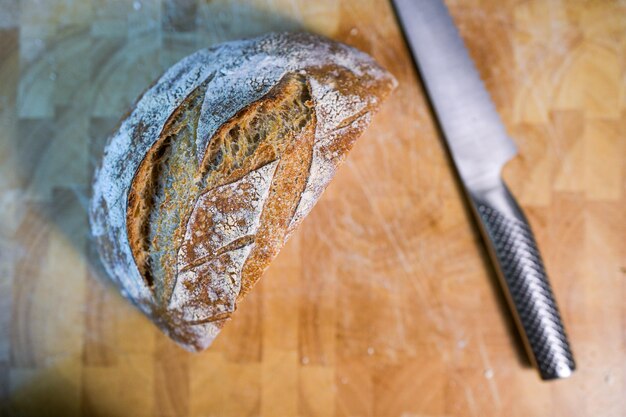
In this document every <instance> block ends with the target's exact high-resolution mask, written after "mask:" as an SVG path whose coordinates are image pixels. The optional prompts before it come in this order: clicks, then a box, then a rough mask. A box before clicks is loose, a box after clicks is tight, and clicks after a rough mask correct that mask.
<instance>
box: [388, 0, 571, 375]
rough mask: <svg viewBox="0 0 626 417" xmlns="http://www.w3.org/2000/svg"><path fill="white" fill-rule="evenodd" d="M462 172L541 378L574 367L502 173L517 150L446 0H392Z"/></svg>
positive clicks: (525, 226) (523, 220)
mask: <svg viewBox="0 0 626 417" xmlns="http://www.w3.org/2000/svg"><path fill="white" fill-rule="evenodd" d="M392 3H393V5H394V7H395V11H396V14H397V16H398V19H399V21H400V25H401V27H402V29H403V32H404V34H405V38H406V40H407V43H408V45H409V49H410V51H411V53H412V55H413V58H414V60H415V62H416V64H417V68H418V71H419V73H420V75H421V78H422V81H423V83H424V85H425V87H426V91H427V94H428V97H429V99H430V102H431V103H432V107H433V109H434V111H435V113H436V117H437V120H438V123H439V126H440V127H441V131H442V133H443V136H444V138H445V140H446V144H447V147H448V150H449V153H450V155H451V157H452V160H453V162H454V165H455V167H456V171H457V173H458V175H459V177H460V180H461V182H462V184H463V187H464V190H465V193H466V196H467V197H468V199H469V201H470V206H471V207H472V211H473V214H474V216H475V218H476V221H477V222H478V224H479V225H480V229H481V233H482V235H483V239H484V241H485V244H486V246H487V248H488V251H489V254H490V257H491V259H492V261H493V263H494V267H495V269H496V272H497V274H498V277H499V279H500V283H501V284H502V287H503V291H504V293H505V296H506V298H507V301H508V302H509V306H510V308H511V312H512V314H513V316H514V318H515V322H516V324H517V325H518V328H519V331H520V333H521V335H522V340H523V341H524V345H525V347H526V350H527V352H528V355H529V357H530V360H531V362H532V364H533V365H534V366H535V367H536V368H537V369H538V371H539V374H540V376H541V378H542V379H544V380H549V379H557V378H566V377H568V376H570V375H571V373H572V372H573V371H574V370H575V368H576V364H575V362H574V357H573V354H572V351H571V348H570V344H569V341H568V338H567V335H566V333H565V328H564V326H563V323H562V320H561V316H560V313H559V310H558V307H557V304H556V301H555V299H554V294H553V292H552V289H551V287H550V283H549V281H548V277H547V275H546V273H545V268H544V266H543V261H542V259H541V255H540V253H539V250H538V248H537V245H536V243H535V239H534V236H533V233H532V230H531V228H530V225H529V223H528V221H527V219H526V217H525V216H524V213H523V212H522V210H521V208H520V207H519V205H518V204H517V203H516V201H515V199H514V197H513V196H512V194H511V193H510V192H509V190H508V189H507V187H506V185H505V184H504V182H503V180H502V178H501V171H502V167H503V166H504V164H506V162H508V161H509V160H510V159H511V158H512V157H513V156H514V155H515V154H516V153H517V150H516V147H515V144H514V143H513V141H512V140H511V139H510V138H509V136H508V135H507V133H506V130H505V128H504V125H503V123H502V121H501V120H500V117H499V115H498V113H497V111H496V109H495V106H494V105H493V103H492V101H491V98H490V96H489V93H488V92H487V90H486V88H485V86H484V84H483V82H482V80H481V78H480V76H479V74H478V71H477V70H476V67H475V66H474V63H473V61H472V59H471V58H470V55H469V53H468V51H467V49H466V48H465V44H464V43H463V40H462V38H461V36H460V35H459V32H458V30H457V28H456V26H455V25H454V21H453V20H452V17H451V16H450V14H449V12H448V9H447V8H446V6H445V4H444V3H443V2H442V1H441V0H392Z"/></svg>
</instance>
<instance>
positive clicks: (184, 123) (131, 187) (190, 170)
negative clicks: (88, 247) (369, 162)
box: [90, 34, 395, 350]
mask: <svg viewBox="0 0 626 417" xmlns="http://www.w3.org/2000/svg"><path fill="white" fill-rule="evenodd" d="M229 48H230V49H229ZM237 48H239V49H237ZM220 51H222V50H220V49H219V48H217V49H216V51H215V52H206V56H205V57H200V58H202V59H206V60H207V61H208V60H210V59H212V60H213V61H215V60H216V59H213V58H212V57H211V54H212V53H213V54H217V55H218V56H219V54H220V53H222V52H223V51H222V52H220ZM224 51H227V52H228V51H233V54H234V56H235V57H234V58H232V60H231V61H229V62H230V64H226V63H225V64H224V65H225V66H226V69H227V70H223V71H222V70H220V71H214V72H210V71H208V70H204V72H203V71H202V70H201V69H197V70H194V71H195V72H194V71H192V70H191V63H192V62H195V61H193V60H191V61H189V63H186V64H183V63H181V64H178V65H177V66H175V67H174V68H173V69H171V70H170V71H169V72H168V73H167V74H166V75H165V76H164V77H163V80H161V81H159V82H157V83H156V84H155V86H154V87H152V89H150V90H148V92H147V93H146V94H145V95H144V98H142V99H141V100H140V101H139V102H138V104H137V106H138V108H137V109H136V110H135V111H134V112H133V113H132V114H131V116H129V120H136V122H133V123H135V125H134V128H133V130H131V131H132V135H131V136H130V138H129V139H127V137H126V136H125V133H126V132H127V131H128V130H129V128H128V123H129V122H128V121H125V122H124V123H123V124H122V126H121V127H120V132H118V134H117V136H116V137H114V138H113V139H112V142H111V144H109V149H110V150H111V154H112V155H114V156H110V155H105V161H104V162H103V172H104V173H101V174H100V175H99V176H98V178H97V181H96V184H95V185H94V189H95V192H94V201H93V206H92V207H93V208H92V210H93V211H92V213H91V214H90V220H91V221H92V227H93V228H94V235H96V237H97V241H98V243H99V245H100V250H101V252H103V259H104V260H105V263H106V264H107V265H106V266H107V267H108V269H109V271H110V272H111V274H112V275H113V276H114V279H116V281H117V282H118V283H119V284H120V286H121V287H122V288H123V290H124V291H125V292H126V294H127V296H129V297H130V298H131V299H132V300H133V301H134V302H135V303H137V304H138V305H139V306H140V308H142V310H144V311H145V312H146V314H148V315H149V316H150V317H151V318H152V319H153V320H154V321H155V322H156V323H157V324H158V325H159V326H160V327H161V328H162V329H163V331H165V332H166V333H167V334H168V335H169V336H170V337H172V338H173V339H174V340H176V341H177V342H178V343H180V344H181V345H183V346H184V347H186V348H188V349H190V350H201V349H204V348H206V347H207V346H208V345H209V344H210V343H211V341H212V340H213V339H214V338H215V336H216V335H217V333H218V332H219V330H220V329H221V328H222V327H223V326H224V324H225V322H226V321H227V320H228V319H229V318H230V316H231V314H232V313H233V312H234V311H235V309H236V305H237V302H239V301H240V300H241V299H242V298H243V297H244V296H245V295H246V294H247V293H248V292H249V291H250V290H251V288H252V287H253V286H254V284H255V283H256V282H257V281H258V279H259V278H260V277H261V275H262V274H263V271H264V270H265V269H266V268H267V267H268V266H269V264H270V262H271V261H272V260H273V258H274V257H275V256H276V255H277V254H278V252H279V250H280V248H281V247H282V246H283V245H284V243H285V242H286V240H287V239H288V238H289V236H290V235H291V233H292V232H293V231H294V230H295V228H296V227H297V225H298V224H299V223H300V222H301V221H302V219H303V218H304V217H305V216H306V215H307V213H308V212H309V211H310V210H311V208H312V207H313V205H314V204H315V202H316V201H317V199H318V198H319V196H320V195H321V193H322V191H323V190H324V188H325V187H326V186H327V185H328V182H329V181H330V179H331V178H332V176H333V175H334V172H335V170H336V168H337V166H338V165H339V164H340V163H341V162H342V161H343V160H344V158H345V157H346V155H347V153H348V152H349V150H350V149H351V148H352V146H353V144H354V141H355V140H356V138H357V137H358V136H359V135H360V134H361V132H362V131H363V130H364V129H365V127H366V126H367V124H368V123H369V120H370V117H371V115H372V114H373V113H374V112H375V111H376V110H377V109H378V107H379V105H380V103H381V102H382V101H383V100H384V98H385V97H386V96H387V95H388V94H389V92H390V91H391V90H392V89H393V88H394V87H395V80H394V79H393V77H392V76H391V75H390V74H388V73H387V72H385V71H384V70H382V69H381V68H380V67H378V66H377V65H376V64H375V63H374V62H373V61H372V60H371V58H369V57H367V56H366V55H364V54H362V53H360V52H358V51H355V50H353V49H351V48H349V47H347V46H345V45H341V44H337V43H334V42H332V41H328V40H326V39H323V38H319V37H315V36H313V35H303V34H289V35H285V34H278V35H276V34H274V35H268V36H267V37H263V38H259V39H257V40H251V41H246V42H244V43H241V44H233V45H228V48H224ZM290 51H291V52H290ZM303 51H304V52H303ZM307 51H309V52H307ZM237 54H241V56H243V57H245V60H248V61H249V62H250V64H249V65H250V68H248V69H247V71H250V72H249V74H253V72H254V71H257V72H259V74H260V76H259V78H258V79H256V78H254V77H252V78H247V77H243V78H242V77H241V76H234V78H233V76H230V75H228V74H229V72H228V70H232V71H234V72H233V73H234V74H238V72H237V71H241V70H240V68H239V66H240V65H242V64H241V63H240V61H239V58H237ZM290 54H291V55H290ZM307 54H308V55H307ZM257 57H259V58H258V59H259V60H258V62H257V64H253V63H254V62H255V61H254V60H255V59H256V58H257ZM268 57H271V59H270V61H269V62H272V64H271V65H274V66H273V67H272V68H270V69H258V70H257V69H256V67H254V66H253V65H260V66H261V67H262V65H266V62H268V61H267V59H268ZM200 58H198V59H200ZM220 59H222V61H220V62H226V61H224V59H225V55H221V58H220ZM228 59H231V57H230V56H228ZM272 60H276V61H277V62H273V61H272ZM218 61H219V60H218ZM194 65H195V64H194ZM197 68H201V67H197ZM190 74H191V75H190ZM189 77H190V79H191V80H193V82H191V81H188V79H187V78H189ZM229 77H230V78H229ZM228 79H232V80H231V82H235V83H237V82H239V83H242V84H241V85H237V84H235V85H233V86H232V87H230V88H231V89H232V90H233V91H240V92H241V95H239V96H237V95H229V94H231V93H230V92H228V91H229V90H228V88H229V87H228V83H227V80H228ZM269 80H274V81H271V83H270V82H269ZM256 83H258V84H259V85H260V86H262V85H267V86H268V87H269V88H267V89H266V90H265V93H264V94H262V95H256V93H253V92H254V91H256V90H255V89H257V87H255V86H256ZM167 85H179V87H177V89H175V90H172V91H173V92H172V94H173V96H171V97H174V96H175V97H179V98H177V99H176V100H179V102H178V104H176V105H175V106H174V107H173V110H172V111H171V113H170V115H169V117H167V119H166V120H164V121H163V122H162V124H161V125H160V126H161V127H160V129H159V130H158V131H157V133H156V137H155V138H154V139H152V140H151V139H150V135H152V134H153V133H151V132H154V126H153V125H151V124H150V120H153V121H154V120H158V117H157V116H156V115H157V114H158V113H157V112H158V111H159V109H160V108H161V107H162V106H163V105H164V104H162V103H165V104H168V103H169V102H168V100H173V99H172V98H168V97H170V96H168V94H169V93H168V89H167V88H165V87H166V86H167ZM183 86H184V87H183ZM187 86H191V87H192V88H190V89H188V90H186V91H185V88H188V87H187ZM211 91H213V92H214V93H215V92H216V91H217V92H219V93H220V94H222V93H223V94H224V97H219V96H218V97H216V96H214V95H212V94H211ZM227 92H228V93H227ZM248 96H249V97H258V98H255V99H254V100H250V101H247V102H246V101H245V100H244V98H245V97H248ZM150 99H151V100H156V101H155V102H154V103H153V102H151V101H149V100H150ZM220 99H222V100H223V103H224V106H221V104H222V103H221V102H220V101H219V100H220ZM236 103H243V105H241V106H240V107H239V108H238V109H237V110H236V111H234V112H233V113H232V116H230V117H228V118H223V117H222V116H221V115H219V114H217V113H215V112H218V113H219V112H222V111H224V108H229V109H230V108H232V107H233V106H234V105H235V104H236ZM150 109H152V110H150ZM216 115H217V116H216ZM218 116H219V117H218ZM215 120H221V121H220V123H215ZM154 123H156V122H154ZM212 124H214V125H215V128H214V129H212V128H210V127H208V126H212ZM207 132H208V133H207ZM207 134H210V135H209V136H208V137H207V136H205V135H207ZM146 137H147V138H148V140H147V141H146ZM139 144H142V145H141V146H140V145H139ZM145 144H149V146H147V147H145ZM125 147H126V148H125ZM123 149H128V152H131V151H133V150H137V149H143V150H142V155H141V159H140V160H139V161H138V162H137V164H136V165H134V166H136V170H135V171H134V172H132V176H129V175H128V173H129V169H132V166H133V164H134V163H135V161H136V160H137V158H136V157H128V156H127V154H125V153H124V152H122V151H123ZM107 158H108V159H107ZM129 161H130V162H129ZM124 163H128V164H129V165H128V166H125V165H124ZM116 169H117V170H121V171H122V173H121V174H119V178H120V179H122V178H130V182H129V184H128V185H127V186H126V185H124V183H122V186H121V187H118V186H116V187H111V186H110V184H111V183H110V182H109V183H108V184H107V182H106V181H111V180H112V178H111V177H112V173H113V175H117V174H116V173H115V170H116ZM98 181H99V182H98ZM124 181H126V179H124ZM107 187H108V188H107ZM124 187H126V188H124ZM125 189H126V190H127V191H126V192H127V199H126V205H125V206H124V225H125V227H124V229H119V224H120V222H119V221H117V220H116V217H115V213H116V210H118V209H119V205H120V204H124V199H123V198H120V197H122V196H123V194H121V193H123V192H124V190H125ZM109 213H111V214H112V215H113V219H112V220H111V219H109V218H108V217H107V216H108V215H109ZM117 236H126V237H127V240H128V247H129V250H128V253H129V254H130V256H131V257H132V263H133V265H130V266H129V263H128V260H127V259H125V257H127V256H128V255H127V254H126V253H127V252H126V251H125V249H124V246H123V243H119V242H118V243H117V244H116V243H115V237H117ZM133 267H134V268H135V270H133ZM125 271H126V272H127V273H128V275H129V276H125V275H124V272H125ZM135 271H137V272H138V277H139V279H135V278H133V276H134V274H136V272H135Z"/></svg>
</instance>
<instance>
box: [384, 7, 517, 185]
mask: <svg viewBox="0 0 626 417" xmlns="http://www.w3.org/2000/svg"><path fill="white" fill-rule="evenodd" d="M394 3H395V6H396V10H397V11H398V17H399V18H400V21H401V22H402V27H403V28H404V32H405V35H406V38H407V41H408V43H409V46H410V49H411V51H412V52H413V56H414V57H415V59H416V60H417V61H418V65H419V69H420V73H421V76H422V79H423V80H424V83H425V85H426V89H427V91H428V95H429V96H430V98H431V101H432V103H433V106H434V108H435V110H436V112H437V116H438V119H439V122H440V125H441V128H442V130H443V132H444V134H445V137H446V139H447V142H448V145H449V148H450V152H451V153H452V156H453V159H454V162H455V164H456V166H457V168H458V170H459V174H460V175H461V177H462V179H463V181H464V182H465V183H466V184H467V185H468V186H469V187H470V188H473V189H476V188H484V187H487V186H490V185H493V183H494V181H497V180H498V179H499V177H500V170H501V169H502V166H503V165H504V164H505V163H506V162H507V161H508V160H509V159H511V158H512V157H513V156H514V155H515V154H516V153H517V149H516V147H515V144H514V143H513V141H511V139H509V137H508V136H507V134H506V131H505V130H504V127H503V125H502V122H501V121H500V117H499V116H498V113H497V112H496V109H495V107H494V105H493V103H492V102H491V98H490V97H489V94H488V93H487V90H486V89H485V87H484V85H483V82H482V80H481V79H480V76H479V75H478V72H477V71H476V68H475V67H474V63H473V62H472V60H471V58H470V56H469V54H468V52H467V49H466V48H465V45H464V44H463V40H462V39H461V37H460V36H459V34H458V31H457V28H456V26H454V23H453V22H452V19H451V18H450V15H449V14H448V10H447V9H446V6H445V5H444V4H443V3H441V2H440V1H429V0H395V1H394Z"/></svg>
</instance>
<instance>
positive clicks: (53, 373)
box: [0, 0, 301, 416]
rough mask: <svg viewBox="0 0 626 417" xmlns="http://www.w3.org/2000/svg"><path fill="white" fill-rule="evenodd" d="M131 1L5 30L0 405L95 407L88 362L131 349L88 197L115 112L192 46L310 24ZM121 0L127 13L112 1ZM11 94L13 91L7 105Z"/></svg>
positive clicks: (16, 411) (67, 410) (17, 409)
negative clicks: (4, 317)
mask: <svg viewBox="0 0 626 417" xmlns="http://www.w3.org/2000/svg"><path fill="white" fill-rule="evenodd" d="M124 4H125V5H126V6H123V5H121V4H120V3H115V4H112V5H110V6H108V7H109V8H110V9H111V10H106V9H105V8H106V7H107V6H103V8H102V9H99V10H98V11H97V13H95V15H94V14H92V12H91V11H85V19H84V21H81V24H80V25H76V24H73V25H67V24H66V19H65V17H64V16H58V17H55V16H53V17H51V19H50V20H52V21H53V23H50V22H48V23H46V25H48V26H50V25H51V24H52V27H53V30H49V28H48V26H46V28H48V29H46V30H43V29H42V30H39V31H38V30H30V31H28V32H24V33H22V34H20V33H19V31H18V30H15V31H14V35H15V36H14V37H12V38H10V39H9V38H6V37H5V38H3V39H2V42H5V39H9V40H8V41H6V45H4V44H2V42H0V56H2V57H3V59H2V60H0V75H2V78H3V79H4V80H6V79H12V80H14V81H15V82H14V83H6V84H5V83H3V85H0V127H3V125H2V123H3V122H4V121H3V120H4V119H3V117H4V116H3V115H2V113H4V114H5V115H8V117H9V122H8V123H9V124H10V126H14V128H13V129H8V130H7V132H5V133H3V134H2V135H1V136H0V138H1V139H2V142H3V143H2V156H3V159H2V165H3V170H2V172H7V173H8V174H10V175H9V176H8V177H7V178H5V179H4V180H3V181H2V182H0V186H2V188H4V184H8V187H6V188H7V190H6V192H5V190H2V191H3V195H2V196H1V197H2V199H0V203H2V206H1V207H2V208H3V209H4V210H3V211H4V213H2V217H1V220H2V222H0V244H1V246H0V252H4V254H0V255H2V256H0V261H3V262H4V260H7V262H9V264H10V265H15V268H14V273H13V277H14V279H13V280H12V288H11V291H12V295H11V297H12V298H11V302H12V305H13V307H12V309H11V310H10V311H11V317H10V321H11V324H10V326H11V327H10V328H11V330H10V339H11V340H10V342H9V343H8V346H9V348H8V349H10V353H9V354H8V355H9V356H10V361H9V363H8V368H7V370H6V372H4V371H2V370H0V371H2V372H0V374H1V375H0V411H1V414H2V415H4V413H5V412H6V413H8V415H19V416H26V415H42V414H41V413H39V414H38V413H37V411H36V410H46V412H45V415H49V416H56V415H59V416H69V415H76V414H77V413H76V410H77V408H76V407H77V404H81V407H83V408H84V407H92V408H91V409H90V410H91V411H90V412H89V413H88V415H99V413H98V412H97V411H98V410H99V409H100V407H99V406H98V405H97V404H91V399H90V397H89V395H88V392H89V391H88V388H85V386H84V385H85V384H86V382H85V381H84V378H83V377H81V375H83V374H81V369H82V367H85V366H94V367H100V366H102V367H103V368H102V369H106V366H108V362H110V361H109V359H107V358H108V356H107V353H106V352H107V349H108V350H109V351H115V350H116V349H117V350H119V349H123V347H122V348H120V347H118V346H114V344H115V343H116V339H115V337H118V336H115V333H114V332H115V330H113V334H114V336H111V331H110V330H107V329H108V328H109V327H110V326H112V325H111V324H110V323H108V322H109V321H110V322H114V321H115V320H116V319H118V320H120V319H123V320H127V316H124V317H123V318H120V316H122V315H123V314H125V312H126V310H124V313H118V314H117V316H116V317H108V316H107V311H108V310H106V308H107V307H104V312H103V311H100V309H101V308H103V307H102V305H104V304H106V303H109V302H111V299H110V297H117V298H120V300H119V303H126V302H125V301H122V300H121V296H119V295H118V294H119V293H118V291H117V290H116V289H115V288H114V286H113V284H112V283H111V282H110V281H109V279H108V278H107V276H106V274H105V273H104V270H103V267H102V265H101V263H100V260H99V256H98V255H97V253H96V251H95V248H94V246H93V244H92V243H91V241H90V233H89V224H88V220H87V207H88V204H89V198H90V194H91V181H92V177H93V170H94V168H95V166H96V164H97V163H98V162H99V160H100V158H101V155H102V151H103V148H104V145H105V143H106V140H107V138H108V137H109V136H110V134H112V133H113V131H114V130H115V128H116V127H117V125H118V123H119V121H120V119H121V118H122V117H123V116H124V115H125V114H126V113H127V112H128V110H129V109H130V108H131V106H132V104H133V103H134V101H135V100H136V99H137V98H138V96H139V95H140V94H141V93H142V92H143V91H144V90H145V89H146V88H147V87H148V86H149V85H151V84H152V83H153V81H154V80H156V79H157V78H158V77H159V76H160V75H161V74H162V73H163V71H164V70H165V69H167V68H169V67H170V66H171V65H173V64H174V63H175V62H177V61H179V60H180V59H181V58H183V57H184V56H187V55H189V54H191V53H193V52H195V51H196V50H198V49H202V48H206V47H209V46H211V45H214V44H217V43H220V42H223V41H226V40H232V39H240V38H245V37H251V36H255V35H260V34H263V33H267V32H270V31H290V30H296V29H300V28H301V27H300V23H298V22H297V21H295V20H292V19H290V18H288V17H284V16H281V15H280V14H279V13H276V11H275V10H274V11H272V10H262V9H257V8H255V7H253V6H250V5H245V4H239V3H233V2H230V3H227V2H219V1H216V2H184V3H183V2H181V3H176V2H174V1H169V0H168V1H163V2H161V1H153V2H150V1H142V2H134V3H133V2H124ZM120 7H128V8H129V10H128V11H119V10H113V9H114V8H120ZM78 9H80V7H78V5H77V10H76V11H75V12H76V13H81V12H80V11H79V10H78ZM42 13H43V14H45V13H50V14H54V13H55V12H54V11H52V10H51V11H42ZM56 13H59V12H56ZM109 15H116V16H117V20H116V19H111V18H110V17H111V16H109ZM74 18H75V17H74ZM55 25H56V26H55ZM31 29H32V28H31ZM35 29H36V28H35ZM46 35H49V36H47V37H46ZM4 58H6V59H4ZM6 74H9V76H5V75H6ZM4 97H13V98H10V99H9V100H8V101H7V102H8V106H5V105H4V104H5V100H4ZM5 236H6V239H5ZM0 266H2V265H0ZM85 269H87V272H88V273H87V275H89V277H90V278H89V279H87V280H85ZM85 281H86V282H85ZM73 292H76V293H78V294H72V293H73ZM94 294H96V295H95V296H94ZM94 299H95V300H96V305H95V306H94V304H93V301H94ZM107 299H108V300H109V301H106V300H107ZM113 301H116V300H113ZM61 303H65V304H64V305H63V306H62V307H59V304H61ZM72 303H76V304H78V305H76V306H75V307H71V308H69V310H70V311H71V312H72V314H74V315H73V316H72V317H71V318H67V317H61V315H63V314H66V311H67V309H66V308H65V306H67V305H68V304H72ZM119 303H118V304H117V305H121V304H119ZM96 310H98V311H96ZM122 310H123V309H122ZM92 316H93V317H92ZM94 317H95V318H94ZM72 320H74V322H72ZM94 320H95V321H97V322H94ZM133 320H134V319H133ZM83 326H84V330H83V329H82V327H83ZM113 326H114V324H113ZM76 327H80V330H76ZM102 329H105V330H102ZM83 332H84V333H83ZM107 332H108V333H107ZM68 333H69V335H70V340H69V341H68V340H65V338H66V337H67V334H68ZM139 333H140V334H143V333H145V332H143V333H142V332H141V331H139ZM72 337H74V339H72ZM94 346H95V347H94ZM70 350H71V351H70ZM94 351H95V353H94ZM68 358H71V359H68ZM0 360H1V358H0ZM68 360H69V362H67V361H68ZM66 362H67V363H66ZM138 366H139V365H138ZM22 369H24V371H23V372H22ZM83 376H84V375H83ZM136 377H137V375H135V376H134V377H133V379H136ZM81 384H82V386H81ZM113 388H115V387H113ZM110 389H111V388H110ZM117 389H122V388H120V387H118V388H117ZM3 400H6V401H8V402H5V403H3ZM90 404H91V405H90ZM7 407H8V408H7ZM83 408H81V410H83V411H84V409H83ZM106 409H107V413H106V415H108V416H116V415H120V416H121V415H127V414H124V413H125V412H127V410H126V411H125V410H123V407H122V408H119V407H116V406H115V405H114V404H111V405H109V407H106ZM118 411H119V413H117V412H118ZM78 414H81V413H80V412H79V413H78Z"/></svg>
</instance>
